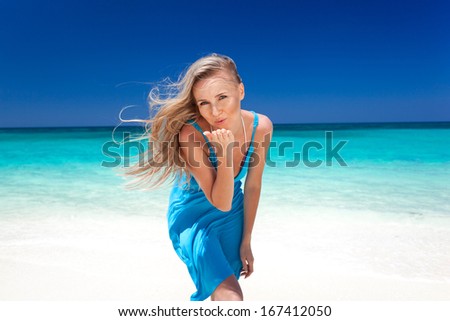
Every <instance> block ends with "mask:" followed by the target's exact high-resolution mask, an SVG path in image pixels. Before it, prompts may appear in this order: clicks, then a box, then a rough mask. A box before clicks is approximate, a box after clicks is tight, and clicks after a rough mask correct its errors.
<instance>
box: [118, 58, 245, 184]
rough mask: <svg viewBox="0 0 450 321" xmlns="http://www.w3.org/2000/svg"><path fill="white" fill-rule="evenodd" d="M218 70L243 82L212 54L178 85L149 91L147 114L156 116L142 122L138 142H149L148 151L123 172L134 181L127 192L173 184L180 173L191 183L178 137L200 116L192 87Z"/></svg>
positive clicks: (183, 75)
mask: <svg viewBox="0 0 450 321" xmlns="http://www.w3.org/2000/svg"><path fill="white" fill-rule="evenodd" d="M221 70H227V71H229V72H230V73H231V75H232V76H233V78H234V79H235V80H236V82H237V83H241V82H242V79H241V77H240V76H239V74H238V71H237V67H236V64H235V63H234V61H233V60H232V59H231V58H230V57H227V56H224V55H220V54H216V53H212V54H209V55H207V56H204V57H202V58H200V59H198V60H197V61H195V62H194V63H193V64H192V65H190V66H189V67H188V69H187V70H186V72H185V73H181V74H180V76H179V78H178V81H177V82H175V83H170V82H169V83H167V84H160V85H159V86H155V87H153V88H152V89H151V91H150V93H149V95H148V101H149V107H150V114H152V112H155V111H156V113H155V116H154V117H152V118H149V119H147V120H144V123H145V127H144V128H145V132H144V134H143V135H142V136H141V137H140V138H138V139H137V140H141V139H148V150H147V151H146V152H145V153H140V154H139V155H138V156H139V160H140V161H139V162H137V163H136V164H134V165H132V166H130V167H129V168H124V169H125V171H124V175H125V176H132V177H134V180H132V181H131V182H129V183H128V184H126V186H125V187H126V188H128V189H145V190H147V189H152V188H155V187H159V186H161V185H162V184H163V183H164V182H166V181H168V180H170V181H171V182H172V181H174V180H175V178H176V177H180V176H181V175H182V174H183V173H185V174H186V177H187V181H189V180H190V174H189V171H188V170H187V169H186V166H185V161H184V160H183V158H182V157H181V155H180V149H179V147H180V144H179V140H178V138H179V136H178V134H179V132H180V130H181V128H182V127H183V126H184V125H185V124H186V123H187V121H188V120H190V119H194V120H197V119H198V116H199V111H198V107H197V104H196V102H195V99H194V96H193V93H192V88H193V87H194V85H195V84H196V83H197V82H198V81H199V80H202V79H207V78H209V77H211V76H213V75H214V74H215V73H217V72H218V71H221ZM142 160H143V161H142Z"/></svg>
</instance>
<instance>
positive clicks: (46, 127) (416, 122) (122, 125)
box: [0, 120, 450, 129]
mask: <svg viewBox="0 0 450 321" xmlns="http://www.w3.org/2000/svg"><path fill="white" fill-rule="evenodd" d="M445 123H449V124H450V120H443V121H383V122H322V123H273V126H274V127H275V126H296V125H376V124H379V125H382V124H445ZM120 127H139V128H140V127H144V125H126V124H119V125H87V126H81V125H70V126H22V127H0V129H64V128H66V129H69V128H73V129H75V128H120Z"/></svg>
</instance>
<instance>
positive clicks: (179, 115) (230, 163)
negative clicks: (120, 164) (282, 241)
mask: <svg viewBox="0 0 450 321" xmlns="http://www.w3.org/2000/svg"><path fill="white" fill-rule="evenodd" d="M169 87H170V88H169V91H168V92H169V94H168V96H167V97H164V98H161V97H160V94H158V93H159V90H158V89H154V90H152V91H151V93H150V95H149V98H150V104H151V105H152V106H158V111H157V113H156V115H155V116H154V118H153V119H151V120H150V121H149V124H151V128H150V127H148V128H150V132H151V133H150V136H149V141H150V142H151V145H152V153H151V155H150V159H149V162H147V163H146V164H145V166H139V164H137V165H135V166H134V167H132V168H131V169H130V170H129V171H128V174H130V175H137V176H138V183H139V184H152V185H153V186H156V185H159V184H160V183H162V182H163V181H165V180H166V179H167V178H169V176H171V175H172V174H175V175H173V177H174V178H175V183H174V185H173V189H172V191H171V194H170V199H169V208H168V212H167V219H168V226H169V236H170V239H171V240H172V243H173V247H174V249H175V251H176V253H177V254H178V256H179V257H180V258H181V260H182V261H183V262H184V263H185V264H186V266H187V268H188V271H189V273H190V275H191V277H192V280H193V281H194V283H195V286H196V288H197V291H196V292H195V293H193V294H192V295H191V300H192V301H200V300H205V299H207V298H208V297H211V300H218V301H223V300H226V301H241V300H243V294H242V290H241V287H240V285H239V282H238V279H239V277H240V276H244V277H249V276H250V275H251V274H252V273H253V263H254V259H253V254H252V250H251V235H252V230H253V225H254V221H255V216H256V211H257V207H258V202H259V198H260V192H261V180H262V174H263V170H264V165H265V159H266V155H267V151H268V147H269V144H270V140H271V137H272V123H271V121H270V120H269V118H268V117H266V116H264V115H262V114H257V113H255V112H253V111H247V110H243V109H241V101H242V100H243V99H244V85H243V83H242V80H241V78H240V76H239V74H238V72H237V68H236V65H235V63H234V61H233V60H232V59H231V58H229V57H227V56H223V55H219V54H211V55H208V56H205V57H202V58H200V59H199V60H197V61H196V62H195V63H193V64H192V65H191V66H190V67H189V68H188V69H187V71H186V72H185V73H184V75H183V74H182V75H181V76H180V78H179V81H178V82H177V83H175V84H172V85H170V86H169ZM160 164H164V166H161V165H160ZM242 180H244V181H245V183H244V186H243V190H242Z"/></svg>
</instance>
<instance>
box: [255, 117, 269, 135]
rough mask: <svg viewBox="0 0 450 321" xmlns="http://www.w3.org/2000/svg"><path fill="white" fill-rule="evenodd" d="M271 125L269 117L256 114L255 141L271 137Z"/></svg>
mask: <svg viewBox="0 0 450 321" xmlns="http://www.w3.org/2000/svg"><path fill="white" fill-rule="evenodd" d="M272 131H273V124H272V121H271V120H270V118H269V117H267V116H266V115H263V114H259V113H258V127H256V132H255V136H256V139H258V140H260V141H262V140H263V139H264V137H265V136H267V135H272Z"/></svg>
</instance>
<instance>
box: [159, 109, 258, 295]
mask: <svg viewBox="0 0 450 321" xmlns="http://www.w3.org/2000/svg"><path fill="white" fill-rule="evenodd" d="M252 113H253V117H254V120H253V130H252V138H251V141H250V146H249V148H248V150H247V154H246V156H245V158H244V161H243V164H242V165H241V169H240V171H239V174H238V175H237V176H236V177H235V178H234V195H233V203H232V207H231V210H230V211H228V212H222V211H221V210H219V209H217V208H216V207H214V206H213V205H212V204H211V203H210V202H209V201H208V199H207V198H206V196H205V194H204V193H203V191H202V189H201V188H200V186H199V185H198V183H197V182H196V180H195V178H194V177H193V176H191V180H190V187H189V188H188V185H187V183H186V176H185V175H182V176H181V178H180V179H181V182H179V181H175V183H174V185H173V188H172V191H171V193H170V198H169V209H168V212H167V220H168V225H169V236H170V239H171V240H172V244H173V247H174V249H175V251H176V253H177V254H178V256H179V257H180V259H181V260H182V261H183V262H184V263H185V264H186V266H187V268H188V271H189V273H190V275H191V278H192V280H193V281H194V284H195V286H196V288H197V291H196V292H195V293H193V294H192V295H191V301H202V300H205V299H206V298H208V297H209V296H210V295H211V294H212V293H213V292H214V290H215V289H216V287H217V286H218V285H219V284H220V283H222V282H223V281H224V280H225V279H226V278H228V277H229V276H231V275H233V274H234V275H235V276H236V278H237V279H239V276H240V272H241V269H242V263H241V259H240V253H239V252H240V245H241V240H242V232H243V226H244V193H243V191H242V187H241V186H242V182H241V179H242V178H244V176H245V175H246V174H247V169H248V164H249V160H250V157H251V155H252V153H253V150H254V146H253V139H254V136H255V131H256V127H257V126H258V115H257V114H256V113H255V112H253V111H252ZM189 123H190V124H192V125H193V126H194V127H195V128H196V129H197V130H198V131H200V132H201V133H202V135H203V131H202V129H201V128H200V126H199V125H198V124H197V123H196V122H194V121H190V122H189ZM203 137H204V139H205V141H206V143H207V144H208V148H209V151H210V157H209V160H210V162H211V164H212V165H213V166H214V167H215V168H216V170H217V159H216V155H215V152H214V149H213V148H212V145H211V144H210V142H209V141H208V139H207V138H206V136H205V135H203Z"/></svg>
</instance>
